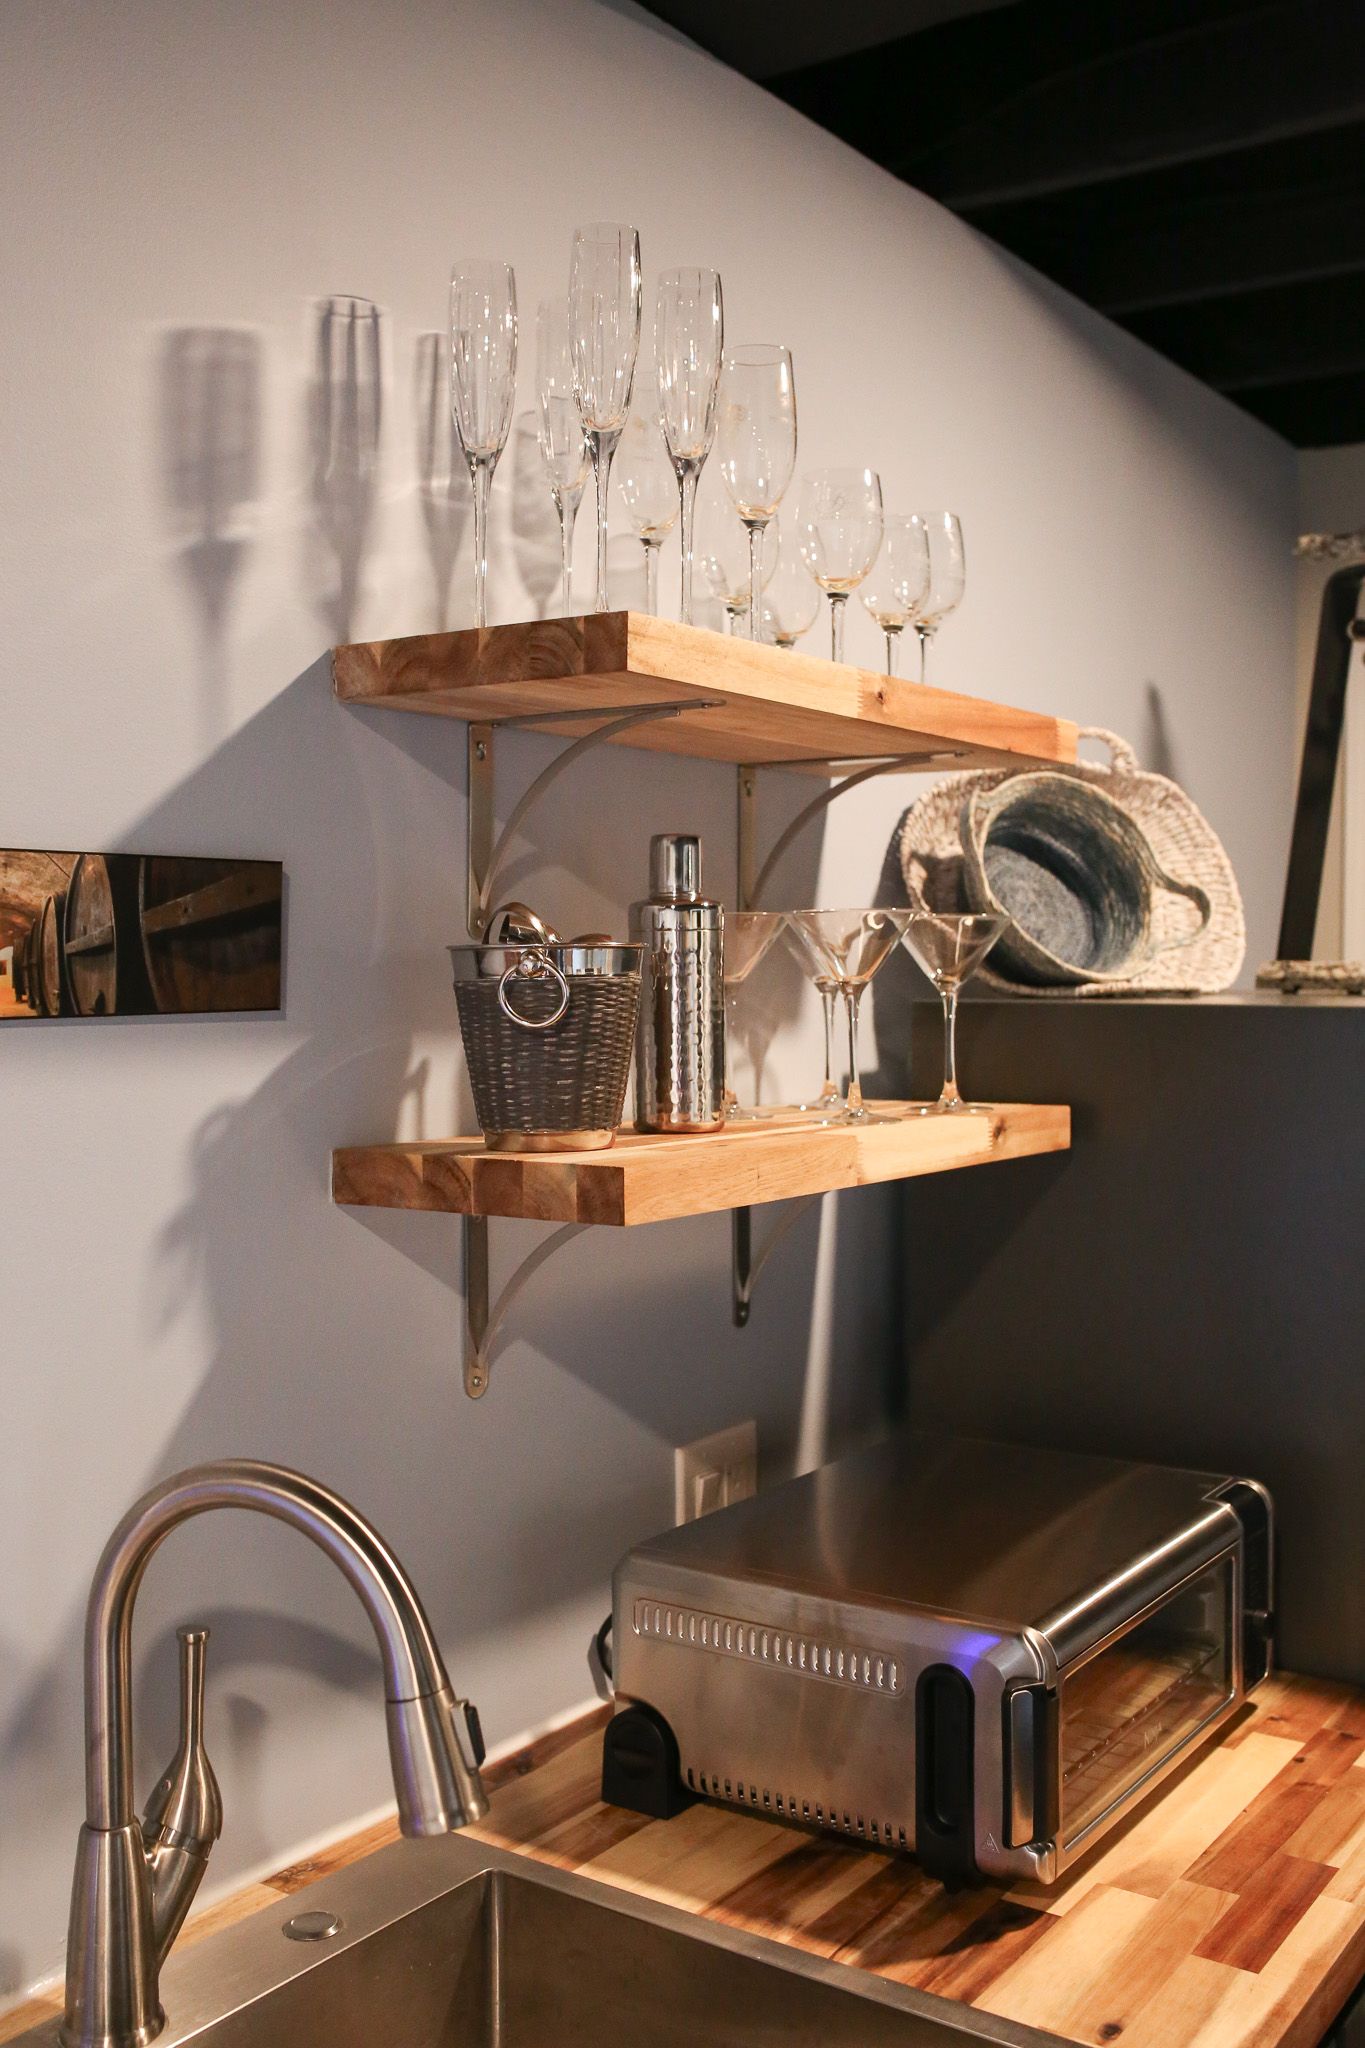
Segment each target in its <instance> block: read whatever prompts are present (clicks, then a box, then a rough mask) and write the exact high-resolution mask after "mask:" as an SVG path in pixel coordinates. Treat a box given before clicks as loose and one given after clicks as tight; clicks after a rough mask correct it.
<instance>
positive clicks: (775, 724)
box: [332, 612, 1077, 770]
mask: <svg viewBox="0 0 1365 2048" xmlns="http://www.w3.org/2000/svg"><path fill="white" fill-rule="evenodd" d="M332 674H333V680H334V685H335V689H336V694H337V696H338V697H339V698H340V699H341V701H342V702H343V703H347V704H377V705H384V706H387V707H388V708H389V709H391V710H395V711H421V712H428V713H431V714H434V715H437V716H440V717H444V718H462V719H466V720H468V721H469V722H470V723H471V724H478V723H483V722H486V721H489V720H493V719H504V718H515V719H518V720H521V721H523V722H524V723H525V724H526V725H528V726H529V727H531V729H532V730H534V729H535V728H536V721H537V719H538V718H539V719H551V720H552V721H553V723H552V725H551V726H550V727H549V728H548V729H551V730H553V731H555V732H560V733H563V732H568V733H572V732H573V731H574V729H575V728H574V722H573V720H572V718H571V717H567V716H566V714H568V713H572V712H574V711H576V710H581V711H583V713H584V714H585V724H588V725H590V724H592V723H600V721H601V719H602V717H603V716H605V715H609V714H610V713H611V712H613V711H625V710H626V709H628V708H634V707H637V706H641V705H646V704H671V703H683V704H688V703H690V702H691V701H692V700H696V702H697V704H698V708H697V709H696V710H695V711H694V710H683V711H682V712H680V713H679V715H678V716H677V717H675V718H666V719H660V720H656V721H655V722H654V723H652V724H649V725H644V726H639V727H636V728H634V729H632V730H631V731H628V732H626V733H623V734H621V735H620V737H619V740H618V741H617V742H616V744H619V745H621V746H627V747H643V748H649V749H651V750H656V751H658V752H660V753H665V754H684V755H689V756H692V757H695V758H700V759H703V760H712V761H732V762H744V763H760V764H761V763H764V762H771V763H782V764H786V765H789V766H800V765H801V764H802V763H808V764H810V765H811V766H812V767H815V768H818V769H820V770H828V768H829V767H830V766H831V765H832V764H835V763H839V762H843V761H855V760H867V759H869V758H878V757H882V756H887V755H898V754H903V755H906V756H910V757H913V756H921V755H924V754H941V755H942V756H943V757H944V758H943V760H942V761H941V763H940V762H936V763H935V764H934V765H936V766H939V765H941V766H942V767H944V768H953V767H964V768H965V767H973V768H979V767H989V766H1002V767H1012V766H1017V765H1018V764H1019V763H1020V762H1021V761H1040V762H1049V761H1051V762H1056V761H1074V760H1075V758H1076V738H1077V734H1076V727H1075V726H1074V725H1072V724H1070V723H1069V722H1068V721H1067V720H1066V719H1059V718H1048V717H1044V716H1043V715H1042V714H1041V713H1039V712H1035V711H1016V710H1012V709H1011V708H1010V707H1009V706H1007V705H1004V704H993V703H990V702H988V701H987V700H986V699H985V698H980V697H964V696H960V695H958V694H957V692H955V691H953V690H939V689H934V688H932V687H929V686H927V685H925V684H923V683H916V682H908V681H906V680H904V679H903V678H900V677H891V676H885V675H880V674H877V673H876V672H875V671H873V670H871V669H862V668H853V667H851V666H849V665H848V664H846V663H844V662H833V661H823V660H821V659H819V658H818V657H817V656H815V655H809V654H796V653H789V652H787V651H786V650H785V649H783V648H780V647H770V646H767V645H766V644H764V643H762V642H755V641H750V640H739V639H730V638H728V637H727V636H726V635H725V634H723V633H715V632H711V631H709V630H707V629H706V628H703V627H700V626H681V625H678V624H676V623H675V622H674V621H672V620H669V619H656V618H651V617H649V616H647V615H645V614H642V613H640V612H597V613H590V614H589V615H588V616H586V617H583V618H565V619H537V620H533V621H531V622H530V623H528V624H525V625H512V626H488V627H485V628H483V629H479V628H473V629H470V630H467V631H464V632H459V633H427V634H421V635H419V636H417V637H416V638H413V639H407V640H376V641H371V642H368V643H364V644H358V645H355V646H351V647H338V648H336V649H334V651H333V654H332ZM717 699H720V700H721V701H720V702H719V703H717V702H716V700H717ZM703 704H705V705H706V706H707V707H708V708H701V707H702V706H703ZM588 713H593V714H596V716H595V718H592V719H590V718H587V716H586V714H588Z"/></svg>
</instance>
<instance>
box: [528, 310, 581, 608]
mask: <svg viewBox="0 0 1365 2048" xmlns="http://www.w3.org/2000/svg"><path fill="white" fill-rule="evenodd" d="M536 438H537V440H538V442H539V444H540V462H541V467H542V469H543V470H544V472H545V481H546V483H547V484H548V485H549V486H550V495H551V497H552V498H553V499H554V501H555V511H556V512H557V513H558V514H559V555H560V564H561V576H562V581H563V599H562V602H563V608H564V612H565V615H566V616H567V615H568V613H569V612H570V611H571V610H572V609H573V605H572V600H571V598H570V596H569V583H570V579H571V577H572V575H573V530H574V521H575V520H576V519H577V517H578V507H579V505H580V504H581V502H582V499H583V486H584V485H585V484H586V483H587V481H588V441H587V436H586V435H585V434H584V432H583V421H582V419H581V418H580V416H579V411H578V401H577V400H576V399H575V397H574V393H573V351H572V349H571V348H570V346H569V302H568V300H567V299H542V300H541V302H540V305H539V306H538V307H537V309H536Z"/></svg>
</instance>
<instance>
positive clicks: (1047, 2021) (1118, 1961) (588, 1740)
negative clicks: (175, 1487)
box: [0, 1673, 1365, 2048]
mask: <svg viewBox="0 0 1365 2048" xmlns="http://www.w3.org/2000/svg"><path fill="white" fill-rule="evenodd" d="M606 1716H607V1710H606V1709H605V1708H602V1709H600V1710H598V1711H596V1712H594V1713H592V1714H589V1715H587V1716H585V1718H584V1719H583V1720H581V1721H578V1722H575V1723H573V1724H572V1726H570V1727H568V1728H566V1729H562V1730H560V1731H559V1732H558V1733H556V1734H554V1735H550V1736H547V1737H545V1738H544V1739H543V1740H541V1741H539V1742H535V1743H532V1744H531V1745H530V1746H529V1747H528V1748H526V1749H523V1750H520V1751H518V1752H517V1753H516V1754H515V1755H514V1756H511V1757H509V1758H507V1759H505V1760H504V1761H502V1762H500V1763H498V1764H495V1765H493V1766H492V1767H491V1768H490V1769H489V1770H488V1771H487V1772H486V1774H485V1776H486V1781H487V1783H488V1786H489V1790H490V1792H491V1794H492V1811H491V1813H490V1815H489V1818H488V1820H487V1821H486V1822H485V1823H484V1824H483V1825H482V1826H481V1827H479V1828H476V1829H471V1831H470V1832H471V1834H473V1835H475V1836H476V1837H478V1838H479V1839H481V1840H483V1841H486V1842H490V1843H494V1844H496V1845H497V1846H498V1847H500V1848H505V1849H511V1850H516V1851H520V1852H521V1853H523V1854H525V1855H528V1856H531V1857H534V1858H536V1859H538V1860H539V1861H542V1862H545V1863H551V1864H555V1865H556V1866H558V1867H559V1868H560V1869H563V1870H571V1871H577V1872H579V1873H581V1874H582V1875H583V1876H585V1877H588V1878H592V1879H595V1880H596V1881H598V1882H600V1883H603V1884H608V1885H619V1886H621V1887H623V1888H624V1889H625V1890H627V1891H631V1892H637V1893H642V1894H644V1895H646V1896H648V1897H651V1898H655V1899H660V1900H663V1901H665V1902H666V1903H667V1904H669V1905H671V1906H675V1907H680V1908H682V1909H683V1910H684V1911H686V1912H692V1913H697V1914H700V1915H703V1916H704V1917H706V1918H708V1919H712V1920H718V1921H721V1922H724V1923H725V1924H727V1925H729V1926H732V1927H739V1928H744V1929H746V1930H748V1931H750V1932H752V1933H755V1934H760V1935H765V1936H767V1937H768V1938H769V1939H772V1940H775V1941H779V1942H786V1943H790V1944H791V1945H792V1946H793V1947H796V1948H801V1949H805V1950H808V1951H809V1952H810V1953H811V1954H813V1955H818V1956H823V1957H826V1958H829V1959H832V1960H834V1961H838V1962H846V1963H851V1964H854V1965H856V1966H857V1967H858V1968H860V1969H864V1970H871V1971H873V1972H874V1973H876V1974H877V1975H878V1976H882V1977H886V1978H889V1979H890V1980H891V1981H893V1982H895V1983H898V1984H910V1985H914V1986H916V1987H917V1988H918V1989H920V1990H923V1991H930V1992H935V1993H937V1994H938V1995H939V1996H941V1997H945V1998H952V1999H959V2000H961V2001H963V2002H964V2003H966V2004H968V2005H971V2006H975V2007H977V2008H978V2009H979V2010H981V2011H984V2012H992V2013H998V2014H1000V2015H1002V2016H1004V2017H1006V2018H1008V2019H1012V2020H1017V2021H1020V2022H1022V2023H1023V2024H1025V2025H1029V2026H1034V2027H1039V2028H1042V2029H1044V2030H1047V2031H1050V2032H1052V2033H1054V2034H1060V2035H1062V2036H1063V2037H1064V2038H1066V2039H1068V2040H1072V2041H1079V2042H1086V2043H1090V2044H1094V2048H1101V2044H1104V2043H1109V2042H1114V2041H1119V2040H1121V2041H1122V2043H1123V2048H1316V2044H1317V2043H1318V2042H1319V2041H1320V2039H1321V2037H1322V2035H1323V2033H1324V2031H1325V2030H1326V2028H1327V2027H1328V2025H1329V2024H1330V2023H1331V2021H1332V2020H1333V2019H1334V2018H1335V2017H1336V2014H1337V2013H1338V2011H1339V2010H1340V2008H1341V2007H1342V2005H1343V2004H1344V2003H1345V2001H1346V1999H1347V1998H1348V1997H1349V1996H1350V1993H1351V1991H1352V1990H1353V1988H1354V1986H1355V1985H1356V1983H1357V1981H1358V1980H1359V1978H1360V1977H1361V1975H1362V1973H1363V1972H1365V1696H1362V1695H1361V1694H1359V1693H1357V1692H1354V1691H1352V1690H1350V1689H1349V1688H1347V1687H1345V1686H1340V1685H1332V1684H1329V1683H1327V1682H1325V1681H1321V1680H1317V1679H1308V1678H1300V1677H1295V1676H1292V1675H1290V1674H1286V1673H1280V1674H1278V1675H1277V1676H1276V1677H1274V1678H1272V1679H1271V1680H1269V1681H1268V1682H1267V1683H1266V1684H1265V1685H1263V1686H1262V1687H1261V1688H1260V1689H1259V1690H1258V1692H1257V1693H1256V1696H1255V1699H1254V1702H1253V1703H1252V1705H1251V1706H1249V1707H1248V1709H1247V1711H1246V1712H1245V1714H1244V1715H1243V1716H1242V1717H1241V1718H1240V1719H1239V1720H1237V1721H1236V1722H1234V1723H1232V1724H1231V1725H1230V1727H1229V1729H1228V1731H1227V1733H1226V1734H1225V1735H1224V1736H1223V1738H1222V1739H1221V1740H1220V1741H1218V1742H1216V1743H1215V1744H1214V1745H1213V1746H1212V1747H1211V1748H1209V1749H1206V1750H1204V1751H1202V1752H1201V1753H1200V1754H1199V1755H1198V1756H1197V1757H1196V1758H1195V1759H1194V1760H1193V1761H1192V1763H1191V1764H1189V1765H1188V1766H1187V1767H1186V1769H1185V1770H1184V1771H1183V1772H1182V1773H1181V1774H1180V1775H1178V1776H1177V1777H1176V1778H1175V1779H1173V1780H1169V1781H1168V1782H1167V1784H1166V1785H1165V1786H1164V1787H1163V1788H1162V1790H1161V1791H1160V1792H1159V1793H1157V1794H1156V1795H1154V1797H1153V1798H1152V1799H1150V1800H1149V1801H1148V1802H1147V1803H1146V1804H1145V1805H1144V1806H1142V1807H1139V1808H1138V1810H1137V1811H1136V1813H1134V1814H1133V1815H1132V1816H1130V1818H1129V1819H1128V1820H1127V1822H1126V1823H1125V1824H1124V1825H1123V1826H1122V1827H1120V1828H1119V1829H1118V1830H1116V1831H1115V1833H1114V1834H1113V1835H1112V1836H1110V1837H1109V1838H1108V1839H1107V1840H1106V1841H1105V1842H1103V1843H1102V1844H1100V1845H1099V1846H1098V1848H1097V1849H1096V1851H1095V1853H1094V1854H1093V1855H1092V1856H1090V1857H1089V1858H1087V1859H1086V1860H1085V1861H1084V1862H1082V1863H1080V1864H1078V1865H1077V1866H1076V1867H1075V1868H1074V1869H1073V1870H1071V1871H1069V1872H1068V1873H1067V1875H1066V1877H1065V1878H1064V1879H1063V1880H1062V1881H1061V1883H1059V1884H1057V1885H1054V1886H1052V1887H1051V1888H1050V1889H1048V1890H1040V1889H1038V1888H1036V1887H1030V1886H1017V1887H1015V1888H1014V1889H1013V1890H1006V1889H1005V1887H1003V1886H1001V1885H998V1884H993V1885H979V1886H974V1887H971V1888H969V1889H965V1890H959V1891H956V1892H949V1891H945V1890H944V1888H943V1887H942V1886H941V1885H939V1884H936V1883H934V1882H933V1880H932V1879H930V1878H928V1877H926V1876H925V1874H924V1873H923V1872H922V1871H921V1870H920V1869H919V1867H918V1865H916V1864H915V1863H914V1862H913V1861H911V1860H910V1859H908V1858H905V1857H891V1856H886V1855H884V1854H878V1853H877V1852H875V1851H872V1850H865V1849H862V1848H859V1847H858V1846H857V1845H855V1844H853V1843H848V1842H844V1841H836V1840H832V1839H831V1840H824V1839H821V1838H819V1837H816V1836H814V1835H809V1834H804V1833H800V1832H797V1831H796V1830H794V1829H791V1828H785V1827H782V1826H780V1825H779V1824H777V1823H776V1822H773V1821H766V1820H760V1819H757V1818H756V1817H754V1816H752V1815H749V1814H742V1813H733V1812H730V1811H729V1810H727V1809H725V1808H722V1807H718V1806H711V1805H706V1804H703V1805H698V1806H695V1807H693V1808H691V1809H690V1810H689V1811H688V1812H686V1813H684V1814H682V1815H680V1816H679V1817H678V1818H677V1819H676V1820H672V1821H650V1820H645V1819H643V1818H642V1817H641V1816H640V1815H638V1814H631V1813H625V1812H622V1811H621V1810H620V1809H619V1808H616V1807H608V1806H603V1805H602V1803H601V1801H600V1799H599V1798H598V1776H599V1770H600V1760H601V1730H602V1727H603V1724H604V1722H605V1720H606ZM230 1824H231V1817H230V1816H229V1825H230ZM396 1835H397V1827H396V1823H395V1822H393V1821H384V1822H381V1823H379V1824H378V1825H377V1826H375V1827H372V1828H370V1829H368V1830H367V1831H365V1832H364V1833H363V1834H359V1835H353V1836H350V1837H348V1838H347V1839H346V1840H344V1841H341V1842H338V1843H336V1844H335V1845H334V1846H333V1847H332V1848H330V1849H328V1850H326V1851H324V1852H323V1853H321V1854H319V1855H317V1856H313V1857H310V1858H309V1859H308V1860H307V1861H305V1862H301V1863H295V1864H292V1865H290V1866H289V1867H288V1868H287V1869H284V1870H281V1871H279V1872H277V1873H276V1874H275V1875H274V1876H273V1877H270V1878H268V1879H266V1880H265V1881H264V1882H262V1883H260V1884H255V1885H251V1886H249V1887H247V1888H246V1890H245V1891H243V1892H241V1893H239V1894H237V1895H235V1897H234V1898H231V1899H227V1900H224V1901H222V1902H221V1903H220V1904H219V1905H217V1906H215V1907H212V1908H210V1909H209V1910H208V1911H207V1912H205V1913H202V1914H200V1915H198V1916H196V1918H195V1919H194V1920H192V1921H191V1922H190V1924H189V1926H188V1928H187V1929H186V1931H185V1934H184V1935H182V1936H181V1940H182V1941H184V1940H193V1939H199V1938H202V1937H203V1936H204V1935H205V1934H209V1933H215V1932H217V1931H218V1930H219V1929H220V1928H222V1927H224V1926H226V1925H228V1924H230V1923H231V1922H232V1921H234V1920H237V1919H241V1918H244V1917H245V1916H246V1915H247V1914H248V1913H251V1912H254V1911H256V1910H257V1909H258V1908H260V1907H262V1906H266V1905H270V1904H273V1903H276V1902H277V1901H278V1900H279V1898H280V1897H281V1896H288V1895H289V1894H290V1893H292V1892H295V1891H298V1890H300V1889H301V1888H302V1887H303V1886H304V1885H308V1884H312V1883H314V1882H315V1881H316V1880H317V1879H319V1878H322V1877H325V1876H326V1875H327V1874H328V1873H329V1872H330V1871H333V1870H337V1869H341V1868H343V1867H344V1866H345V1865H347V1864H349V1863H354V1862H357V1861H359V1859H360V1858H361V1857H362V1856H365V1855H368V1854H369V1853H370V1852H371V1851H372V1850H374V1849H377V1848H380V1847H382V1846H383V1845H384V1844H385V1843H387V1842H390V1841H392V1840H394V1839H395V1838H396ZM52 2009H53V2001H52V2000H39V2001H34V2002H30V2003H29V2004H27V2005H25V2006H24V2007H22V2008H19V2009H17V2010H15V2011H13V2012H11V2013H10V2014H9V2015H7V2016H6V2019H5V2020H4V2021H0V2039H5V2040H7V2039H9V2038H11V2037H12V2035H13V2034H15V2033H17V2032H19V2031H21V2029H22V2028H23V2027H25V2026H32V2025H34V2024H35V2023H36V2022H37V2021H38V2020H40V2019H43V2018H46V2017H47V2016H48V2015H49V2013H50V2012H51V2011H52Z"/></svg>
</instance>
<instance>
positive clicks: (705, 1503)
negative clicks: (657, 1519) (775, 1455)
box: [673, 1422, 758, 1522]
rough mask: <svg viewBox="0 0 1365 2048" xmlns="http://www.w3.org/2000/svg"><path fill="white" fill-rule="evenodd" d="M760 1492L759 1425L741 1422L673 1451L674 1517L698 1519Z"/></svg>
mask: <svg viewBox="0 0 1365 2048" xmlns="http://www.w3.org/2000/svg"><path fill="white" fill-rule="evenodd" d="M757 1492H758V1424H757V1423H756V1422H737V1423H735V1424H734V1426H733V1427H732V1428H730V1429H718V1430H716V1431H715V1432H714V1434H713V1435H711V1436H699V1437H698V1438H697V1440H696V1442H695V1443H691V1444H683V1445H681V1446H680V1448H679V1449H677V1450H675V1451H674V1453H673V1519H674V1521H675V1522H695V1521H696V1519H697V1517H698V1515H709V1514H710V1513H711V1511H712V1509H714V1508H728V1507H733V1506H734V1504H735V1502H736V1501H737V1500H748V1498H749V1496H750V1495H751V1494H754V1493H757Z"/></svg>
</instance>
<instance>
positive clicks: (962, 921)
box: [901, 910, 1009, 1116]
mask: <svg viewBox="0 0 1365 2048" xmlns="http://www.w3.org/2000/svg"><path fill="white" fill-rule="evenodd" d="M1008 923H1009V919H1008V918H1007V917H1003V916H1001V915H999V914H998V913H996V912H988V911H969V912H965V913H958V912H948V911H939V910H916V911H914V912H912V913H911V915H910V918H909V921H908V922H907V924H906V925H905V928H904V930H903V931H902V933H901V937H902V939H903V941H904V944H905V948H906V951H907V952H908V953H909V954H910V956H911V958H912V959H914V960H917V961H918V962H919V964H920V966H921V967H922V968H923V969H924V972H925V973H926V974H927V975H928V977H929V979H930V981H932V982H933V984H934V987H935V988H936V989H937V990H938V992H939V995H940V996H941V997H942V998H943V1092H942V1094H941V1095H940V1096H939V1098H938V1101H937V1102H930V1103H925V1104H922V1105H917V1106H916V1107H915V1108H914V1109H912V1110H910V1111H909V1112H908V1114H909V1115H911V1116H939V1115H943V1114H945V1113H958V1114H963V1113H966V1112H968V1111H971V1110H974V1109H977V1107H978V1105H977V1104H975V1103H972V1102H964V1101H963V1099H962V1097H961V1095H960V1094H959V1092H958V1086H957V997H958V991H959V989H960V988H961V987H962V984H963V982H964V981H967V980H969V979H970V978H971V976H972V975H973V974H975V973H976V970H977V968H978V967H979V966H980V965H981V963H982V961H983V960H984V959H985V957H986V955H987V954H988V953H989V952H990V950H991V947H992V946H993V945H994V944H995V942H996V940H997V939H998V938H999V936H1000V934H1001V932H1003V931H1004V929H1005V926H1006V925H1007V924H1008Z"/></svg>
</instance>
